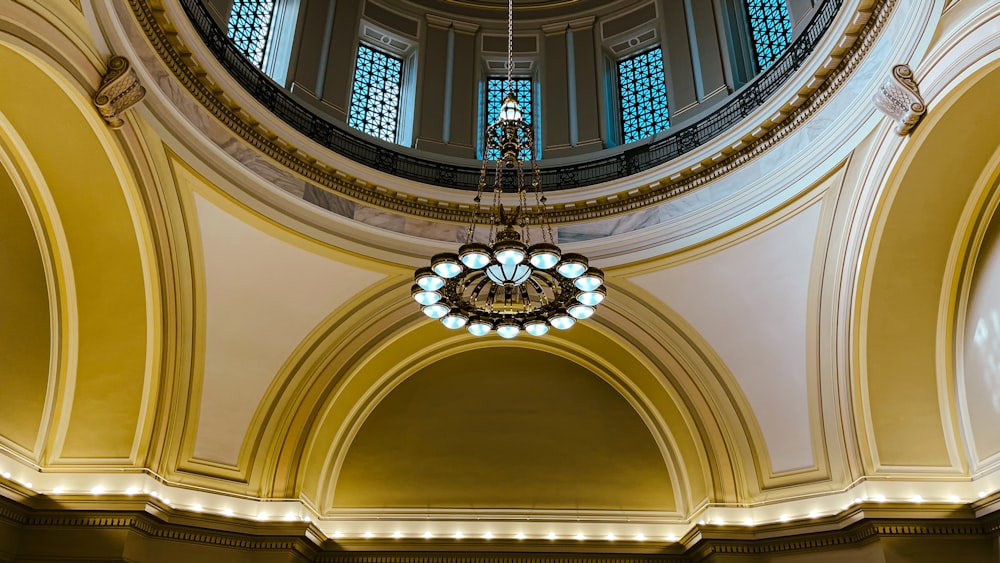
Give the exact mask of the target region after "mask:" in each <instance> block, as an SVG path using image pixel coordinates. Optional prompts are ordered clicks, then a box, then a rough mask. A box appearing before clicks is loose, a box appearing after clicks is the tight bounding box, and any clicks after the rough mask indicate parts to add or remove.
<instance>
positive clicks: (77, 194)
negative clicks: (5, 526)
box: [0, 3, 161, 466]
mask: <svg viewBox="0 0 1000 563" xmlns="http://www.w3.org/2000/svg"><path fill="white" fill-rule="evenodd" d="M5 4H6V3H5ZM14 9H15V10H16V11H17V14H16V15H18V16H25V17H26V18H27V20H17V21H19V22H22V23H15V21H12V20H3V21H0V57H3V59H4V61H5V62H4V65H3V66H4V68H5V69H6V70H8V71H9V72H10V73H12V74H16V75H17V76H18V82H17V87H16V88H10V89H8V90H6V94H5V96H4V100H3V111H4V115H5V119H4V129H5V133H4V137H5V138H4V145H5V147H4V154H5V158H4V160H5V162H4V164H5V167H7V168H8V169H10V168H11V167H13V168H15V172H14V174H13V175H15V176H19V177H20V178H21V179H22V180H23V181H22V182H20V184H21V185H22V187H24V188H26V189H27V190H28V194H27V196H28V198H29V199H30V200H31V207H33V208H34V209H35V211H34V212H33V214H35V215H37V217H38V221H37V222H36V229H39V231H38V232H39V235H38V236H39V240H40V241H43V242H42V244H41V246H42V249H43V254H44V255H45V260H44V261H45V262H46V264H47V266H46V269H47V270H48V272H47V277H48V280H49V281H48V283H49V285H50V290H49V291H50V303H52V304H54V305H55V307H54V310H53V311H52V317H51V318H52V327H53V328H52V334H53V344H52V346H53V348H52V350H53V353H52V358H53V369H52V371H51V372H50V378H52V379H53V380H52V381H50V383H49V388H48V389H49V390H48V392H47V394H48V396H47V398H46V406H45V419H46V420H45V422H43V431H42V432H41V433H40V434H39V442H38V444H37V445H36V452H35V453H36V457H37V459H38V461H39V462H40V464H41V465H43V466H55V465H61V466H72V465H75V464H79V463H86V464H88V465H92V464H93V463H94V461H95V460H100V463H114V464H126V465H135V464H140V463H142V461H141V460H142V459H143V458H144V455H145V453H146V451H147V450H148V448H149V446H148V443H149V440H148V435H149V432H150V429H151V424H152V418H153V412H152V409H151V408H150V405H151V403H152V401H151V399H152V398H153V397H154V392H155V388H156V384H157V374H158V368H159V366H158V358H159V351H160V346H159V334H160V332H159V330H160V329H159V323H158V320H157V319H158V317H159V315H160V313H161V311H160V307H159V303H160V296H159V291H160V290H159V274H158V272H157V266H156V264H157V261H156V256H155V251H154V250H153V243H152V235H151V229H152V227H151V225H150V219H149V217H148V215H147V210H146V208H145V202H144V200H143V196H142V195H140V193H141V192H140V188H139V183H140V181H139V180H138V179H137V178H136V177H135V175H134V171H133V167H132V159H131V157H130V156H129V154H130V152H129V149H128V148H127V147H126V146H125V145H127V144H128V143H129V140H128V139H126V137H127V135H114V134H112V133H111V132H110V131H109V130H108V128H107V127H106V125H105V124H104V123H103V122H102V121H101V119H100V118H99V117H98V115H97V112H96V111H95V110H94V108H93V107H92V104H91V101H90V96H91V92H90V90H91V87H90V86H89V82H90V81H92V82H93V83H95V84H96V83H97V82H98V81H99V76H100V74H99V72H100V71H99V68H97V67H96V66H95V64H94V61H95V59H96V57H95V55H94V53H93V52H91V51H88V50H87V49H86V47H85V46H84V45H82V44H81V42H80V41H79V40H78V39H76V40H75V39H73V38H71V37H70V36H69V35H71V34H72V33H71V30H68V29H67V27H68V26H65V25H64V26H62V27H57V26H55V25H49V23H50V22H48V21H47V20H44V18H40V17H39V16H38V15H37V14H35V13H33V12H30V10H27V9H26V8H24V7H17V6H15V7H14ZM26 10H27V11H26ZM21 12H25V13H21ZM36 20H39V22H38V23H39V24H40V26H39V27H37V28H34V29H32V30H28V29H26V28H25V27H23V25H24V24H23V21H36ZM68 34H69V35H68ZM39 105H42V106H44V108H45V110H44V112H38V111H37V108H38V107H39ZM54 131H58V132H59V134H58V135H53V134H51V133H52V132H54ZM67 147H73V150H72V151H68V150H67ZM22 195H23V194H22ZM95 209H100V210H101V219H102V220H101V222H100V224H99V226H100V228H94V227H95V225H97V224H95V223H94V221H93V218H94V210H95ZM111 256H114V257H120V258H122V259H121V260H115V262H114V263H113V264H109V263H108V260H107V258H108V257H111ZM109 310H113V311H129V313H128V314H122V315H107V314H106V312H107V311H109ZM112 350H119V351H121V353H120V354H116V353H112ZM56 364H57V365H56ZM126 366H127V367H126ZM56 373H58V375H57V376H55V377H53V376H54V375H55V374H56ZM135 374H140V376H139V377H138V378H136V377H134V375H135ZM109 390H113V391H112V392H110V393H108V391H109ZM108 401H116V402H118V404H119V405H120V406H122V407H123V408H122V409H107V408H106V406H107V404H108ZM79 417H88V418H89V419H90V420H89V422H88V423H87V424H83V423H76V424H72V425H71V418H74V419H78V418H79ZM71 426H72V428H71ZM43 442H44V443H43Z"/></svg>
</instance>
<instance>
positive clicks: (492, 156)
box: [486, 77, 538, 160]
mask: <svg viewBox="0 0 1000 563" xmlns="http://www.w3.org/2000/svg"><path fill="white" fill-rule="evenodd" d="M511 89H512V90H513V91H514V95H515V96H517V103H518V105H520V106H521V115H522V116H523V119H524V122H525V123H527V124H528V125H531V113H532V112H531V107H532V98H531V79H530V78H515V79H514V80H513V81H512V82H511ZM506 95H507V78H506V77H490V78H487V79H486V123H487V124H489V123H493V122H494V121H496V120H497V117H498V116H499V115H500V106H501V105H502V104H503V99H504V97H505V96H506ZM535 157H536V158H537V157H538V155H537V154H536V155H535ZM486 158H487V159H488V160H496V159H497V158H500V151H499V150H497V149H490V150H489V151H488V152H487V153H486ZM530 158H531V154H530V152H529V151H528V149H527V148H525V149H524V150H522V151H521V160H529V159H530Z"/></svg>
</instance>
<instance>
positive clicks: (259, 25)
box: [229, 0, 274, 68]
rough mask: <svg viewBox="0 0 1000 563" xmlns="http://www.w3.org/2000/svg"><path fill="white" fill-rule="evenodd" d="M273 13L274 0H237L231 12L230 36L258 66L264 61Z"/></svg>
mask: <svg viewBox="0 0 1000 563" xmlns="http://www.w3.org/2000/svg"><path fill="white" fill-rule="evenodd" d="M273 14H274V1H273V0H235V1H234V2H233V11H232V12H230V13H229V38H230V39H232V40H233V42H234V43H236V48H237V49H239V50H240V52H241V53H243V54H244V55H246V58H247V59H249V60H250V62H251V63H253V64H254V66H256V67H258V68H260V66H261V65H262V64H263V63H264V50H265V48H266V47H267V36H268V34H269V33H270V32H271V17H272V16H273Z"/></svg>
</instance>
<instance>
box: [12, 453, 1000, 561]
mask: <svg viewBox="0 0 1000 563" xmlns="http://www.w3.org/2000/svg"><path fill="white" fill-rule="evenodd" d="M0 478H2V480H0V486H2V487H7V488H10V487H11V484H16V485H19V486H20V487H22V488H24V489H28V490H30V491H33V492H34V493H35V494H39V495H48V496H70V497H74V500H77V501H79V500H83V499H85V498H93V499H95V500H105V499H107V498H108V497H133V498H136V500H143V499H146V500H147V501H148V502H159V503H161V504H162V505H165V506H168V507H171V508H172V509H175V510H179V511H186V512H190V513H193V514H199V513H200V514H211V515H218V516H223V517H226V518H234V519H242V520H248V521H284V522H298V523H305V524H310V525H314V526H316V527H317V528H318V529H319V530H320V531H321V532H322V533H324V534H326V535H327V537H332V538H334V539H342V540H345V541H348V540H350V541H370V540H381V541H387V540H406V539H409V540H414V539H423V540H433V541H435V542H448V541H450V542H455V541H512V540H513V541H535V542H545V541H590V542H640V543H641V542H653V543H662V542H666V543H673V542H677V541H679V539H678V538H682V537H684V536H685V534H687V533H688V532H689V531H690V530H691V529H692V528H693V527H694V526H695V525H699V526H741V527H754V526H760V525H766V524H782V525H784V524H788V523H794V522H797V521H808V520H812V519H817V518H825V517H830V516H835V515H838V514H842V513H844V512H846V511H849V510H852V509H854V507H857V506H862V505H866V504H880V503H893V504H912V505H941V504H948V505H960V504H968V503H972V502H975V501H976V500H978V499H982V498H985V497H987V496H989V495H990V494H992V493H994V492H995V491H998V490H1000V486H998V485H1000V471H997V472H995V473H993V474H991V475H989V476H987V477H986V478H982V479H979V480H977V481H976V482H967V483H926V482H916V481H915V482H906V481H862V482H859V483H857V484H856V485H855V486H854V487H851V488H850V489H848V490H846V491H843V492H840V493H833V494H829V495H825V496H822V497H817V498H808V499H793V500H788V501H784V502H779V503H774V504H767V505H760V506H753V507H733V506H724V505H712V506H708V507H705V508H703V509H702V510H700V511H699V512H698V513H696V514H695V515H694V516H693V517H692V519H691V522H690V523H686V522H671V521H662V520H645V521H643V520H642V519H638V520H635V519H633V520H632V521H622V522H612V523H609V522H607V520H606V518H595V520H594V521H587V520H586V519H583V520H582V521H581V520H579V519H578V520H576V521H568V520H566V521H563V520H556V521H553V520H551V519H548V520H546V519H532V520H530V521H529V520H527V519H525V520H516V519H510V518H509V515H508V516H506V517H504V518H503V519H499V520H498V519H492V520H491V518H490V517H489V515H488V514H485V515H484V514H479V515H474V516H473V517H474V518H475V520H472V519H471V518H473V517H470V520H469V521H464V522H460V521H456V520H455V519H454V517H452V518H441V519H434V517H433V515H421V517H420V518H417V517H413V516H402V515H400V516H399V517H397V518H391V517H387V515H384V514H383V515H382V516H381V518H380V519H378V520H374V521H373V520H371V519H370V517H367V516H362V515H355V516H349V515H338V517H337V518H336V519H332V518H327V519H324V518H320V517H319V516H318V514H316V513H315V512H314V511H313V510H311V509H310V508H309V507H308V506H307V505H306V504H305V503H303V502H301V501H299V500H293V499H285V500H262V499H254V498H240V497H232V496H227V495H223V494H219V493H213V492H209V491H201V490H194V489H189V488H185V487H181V486H176V485H171V484H168V483H164V482H163V481H162V480H160V479H157V478H155V477H154V476H151V475H149V474H147V473H131V474H128V473H124V474H109V473H101V474H86V473H73V474H67V473H43V472H39V471H37V470H36V469H35V468H32V467H30V466H27V465H24V464H23V463H20V462H19V461H18V460H15V459H12V458H9V457H6V456H5V455H4V454H3V453H0ZM5 482H6V483H5ZM2 487H0V488H2ZM171 498H173V500H171ZM428 518H429V519H428Z"/></svg>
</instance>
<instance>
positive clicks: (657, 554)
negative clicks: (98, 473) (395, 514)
mask: <svg viewBox="0 0 1000 563" xmlns="http://www.w3.org/2000/svg"><path fill="white" fill-rule="evenodd" d="M877 512H878V511H877V510H876V513H877ZM849 516H851V517H843V518H838V519H835V520H833V521H830V520H827V521H822V519H821V521H820V522H814V521H810V522H804V523H799V524H775V525H770V526H761V527H758V528H753V529H748V528H746V527H745V526H711V525H709V526H701V527H699V528H696V529H694V530H692V531H691V533H690V534H688V535H687V536H686V537H685V538H682V539H680V540H679V541H677V542H668V543H663V542H639V541H619V542H603V543H601V544H582V545H581V544H580V543H579V542H576V543H574V542H565V541H564V542H552V541H547V540H528V541H486V540H470V541H463V542H457V541H455V540H452V539H450V538H449V539H441V540H436V541H426V540H425V541H421V542H416V541H412V540H410V541H406V540H403V541H399V540H388V541H384V540H334V539H329V538H326V537H324V536H323V534H322V533H321V532H320V531H319V530H318V529H316V528H315V527H314V526H312V525H310V524H307V523H302V522H245V521H238V520H233V519H227V518H221V517H219V516H213V515H208V514H191V513H186V512H180V511H176V510H173V509H170V508H169V507H164V506H162V505H159V504H149V505H146V506H145V507H144V508H137V509H134V510H121V509H119V510H100V509H86V510H68V509H63V510H56V509H40V508H32V507H30V506H25V505H22V504H21V503H18V502H15V501H12V500H9V499H6V498H0V524H9V525H12V526H11V527H12V528H13V529H15V530H17V531H18V532H20V533H24V532H25V531H28V532H30V533H31V535H32V537H33V538H36V539H37V538H44V537H47V535H50V536H51V537H52V538H56V537H57V535H58V534H59V533H60V532H63V531H72V532H74V533H78V532H80V531H84V530H94V529H100V530H102V531H105V532H107V531H108V530H120V531H133V532H136V533H138V534H140V535H141V536H144V537H145V538H151V539H154V540H167V541H169V542H184V543H188V544H200V545H202V546H205V547H211V548H216V549H217V548H223V549H232V550H234V551H235V550H239V551H247V550H253V551H271V552H286V553H288V554H295V555H296V556H298V557H300V558H302V559H304V560H306V561H314V562H317V563H370V562H372V561H378V562H379V563H503V562H505V561H510V557H511V554H512V553H513V554H517V558H518V560H519V561H525V562H528V563H649V562H651V561H654V560H655V561H657V562H665V561H677V562H681V561H692V562H693V561H701V560H704V559H705V558H707V557H710V556H713V555H765V554H779V553H785V554H788V553H794V552H802V551H812V552H817V551H820V550H823V549H841V548H845V547H846V548H849V547H856V546H861V545H865V544H867V543H869V542H874V541H878V540H880V539H882V538H894V539H900V538H903V539H905V538H913V539H916V538H928V537H933V538H941V539H961V540H974V539H982V540H995V539H996V538H997V537H998V535H1000V515H998V514H996V513H993V514H990V515H987V516H983V517H979V518H976V517H974V516H972V515H971V512H970V511H960V513H959V514H958V515H957V516H954V517H947V518H941V517H937V518H921V515H920V514H919V512H917V511H915V516H914V517H913V518H880V517H877V516H876V517H872V518H865V516H864V514H863V513H862V512H861V511H860V510H859V511H858V512H856V513H853V514H851V515H849ZM105 537H106V538H112V537H111V536H107V535H105ZM105 541H108V542H110V543H111V545H108V544H105V545H102V546H100V547H101V549H102V551H104V552H105V553H106V550H107V549H109V547H111V548H113V547H115V545H114V543H115V542H121V545H120V547H121V548H122V549H124V547H125V544H126V542H125V536H120V537H119V539H106V540H105ZM86 547H87V546H86V542H81V545H80V549H81V550H83V549H86ZM30 549H31V546H30V545H27V546H25V545H22V546H21V548H20V550H19V551H18V555H19V556H30V555H31V553H30ZM187 549H190V548H187ZM79 555H81V556H86V555H87V553H85V552H81V553H79ZM220 555H222V554H220Z"/></svg>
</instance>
